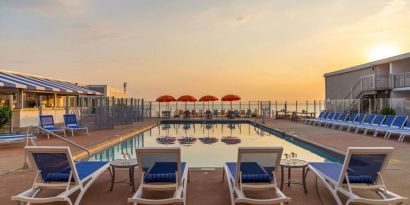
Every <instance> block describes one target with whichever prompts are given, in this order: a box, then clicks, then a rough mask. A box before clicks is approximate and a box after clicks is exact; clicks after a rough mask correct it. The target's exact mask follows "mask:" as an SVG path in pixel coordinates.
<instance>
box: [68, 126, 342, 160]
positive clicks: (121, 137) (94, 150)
mask: <svg viewBox="0 0 410 205" xmlns="http://www.w3.org/2000/svg"><path fill="white" fill-rule="evenodd" d="M166 123H247V124H250V125H253V126H255V127H257V128H260V129H262V130H264V131H266V132H269V133H271V134H274V135H276V136H277V137H280V138H283V139H285V140H289V141H292V143H294V144H297V142H296V143H295V142H294V141H293V138H294V139H296V140H298V141H300V142H302V143H304V144H307V145H309V146H312V147H313V148H315V149H322V150H324V151H325V152H327V153H328V154H332V156H334V157H335V158H338V159H339V160H341V159H343V158H344V155H345V152H343V151H340V150H337V149H335V148H333V147H330V146H327V145H324V144H321V143H318V142H316V141H313V140H309V139H306V138H302V137H299V136H295V135H293V134H291V133H287V132H283V131H280V130H278V129H275V128H271V127H268V126H266V125H264V124H261V123H259V122H256V121H253V120H251V119H240V120H230V119H216V120H204V119H194V120H186V119H162V120H158V121H155V122H152V123H151V124H149V125H146V126H144V127H142V128H139V129H138V130H135V131H132V132H129V133H126V134H122V135H119V136H115V137H113V138H111V139H110V140H107V141H104V142H101V143H98V144H96V145H93V146H90V147H88V148H87V149H89V150H90V152H91V155H93V154H96V153H98V152H101V151H103V150H105V149H107V148H110V147H112V146H114V145H117V144H120V143H121V142H123V141H125V140H127V139H129V138H132V137H134V136H135V135H138V134H141V133H143V132H145V131H148V130H150V129H152V128H154V127H156V126H158V125H160V124H166ZM87 157H88V155H87V152H85V151H77V152H75V153H74V155H73V158H74V159H75V160H81V159H84V158H87Z"/></svg>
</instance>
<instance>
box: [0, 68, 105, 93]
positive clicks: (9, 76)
mask: <svg viewBox="0 0 410 205" xmlns="http://www.w3.org/2000/svg"><path fill="white" fill-rule="evenodd" d="M0 87H6V88H21V89H27V90H35V91H46V92H61V93H67V94H70V93H72V94H83V95H101V93H100V92H97V91H93V90H90V89H87V88H86V87H85V86H81V85H79V84H78V83H72V82H67V81H62V80H56V79H51V78H45V77H40V76H34V75H27V74H22V73H16V72H11V71H5V70H0Z"/></svg>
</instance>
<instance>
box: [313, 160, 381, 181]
mask: <svg viewBox="0 0 410 205" xmlns="http://www.w3.org/2000/svg"><path fill="white" fill-rule="evenodd" d="M309 165H310V166H312V167H313V168H315V169H316V170H318V171H320V172H321V173H322V174H324V175H326V176H327V177H329V178H330V179H332V180H333V181H335V182H338V181H339V177H340V172H341V171H342V168H343V165H341V164H339V163H336V162H310V163H309ZM348 175H349V182H350V183H367V184H371V183H373V180H372V177H371V176H361V175H359V174H357V173H356V172H354V171H353V170H350V169H349V170H348ZM344 183H346V180H345V181H344Z"/></svg>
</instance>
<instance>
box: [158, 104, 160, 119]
mask: <svg viewBox="0 0 410 205" xmlns="http://www.w3.org/2000/svg"><path fill="white" fill-rule="evenodd" d="M158 117H161V102H158Z"/></svg>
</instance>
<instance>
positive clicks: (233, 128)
mask: <svg viewBox="0 0 410 205" xmlns="http://www.w3.org/2000/svg"><path fill="white" fill-rule="evenodd" d="M144 146H145V147H167V146H168V147H170V146H177V147H181V150H182V160H184V161H186V162H187V163H188V164H189V166H191V167H216V166H222V165H223V164H224V163H225V162H228V161H236V159H237V152H238V147H239V146H251V147H252V146H253V147H266V146H274V147H283V148H284V153H295V154H297V156H298V157H297V158H298V159H303V160H306V161H318V162H321V161H324V160H325V158H324V157H323V156H324V155H323V153H322V154H321V156H319V155H318V154H316V153H313V152H311V151H309V150H306V149H304V148H302V147H300V146H301V144H300V143H299V146H298V145H295V144H294V143H292V142H290V141H287V140H285V139H283V138H280V137H277V136H275V135H273V134H271V133H269V132H266V131H264V130H261V129H259V128H257V127H254V126H253V125H250V124H239V123H233V124H162V125H159V126H157V127H155V128H153V129H151V130H149V131H146V132H144V133H142V134H140V135H138V136H135V137H134V138H131V139H129V140H126V141H124V142H123V143H121V144H119V145H116V146H114V147H113V148H110V149H107V150H105V151H103V152H101V153H98V154H96V155H94V156H93V158H92V159H93V160H113V159H117V158H119V157H120V155H121V153H130V154H131V156H134V157H135V153H134V152H135V148H136V147H144ZM302 146H303V145H302ZM283 158H284V157H283ZM329 158H330V157H329Z"/></svg>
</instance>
